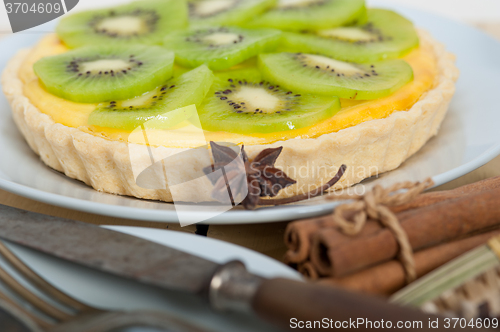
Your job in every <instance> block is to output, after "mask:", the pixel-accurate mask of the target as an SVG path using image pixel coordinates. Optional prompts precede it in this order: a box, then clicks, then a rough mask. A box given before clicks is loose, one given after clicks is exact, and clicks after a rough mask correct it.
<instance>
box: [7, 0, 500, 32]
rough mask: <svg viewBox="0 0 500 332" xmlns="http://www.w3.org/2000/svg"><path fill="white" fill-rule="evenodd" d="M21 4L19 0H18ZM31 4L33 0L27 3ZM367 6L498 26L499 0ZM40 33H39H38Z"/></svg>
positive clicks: (401, 0)
mask: <svg viewBox="0 0 500 332" xmlns="http://www.w3.org/2000/svg"><path fill="white" fill-rule="evenodd" d="M19 2H21V0H19ZM28 2H33V0H31V1H28ZM126 2H128V1H127V0H106V1H102V0H80V1H79V3H78V5H77V6H76V8H75V9H74V10H85V9H89V8H97V7H107V6H113V5H115V4H119V3H126ZM367 2H368V4H369V5H385V4H387V5H390V4H391V3H397V4H400V5H404V6H407V7H412V8H417V9H421V10H425V11H427V12H432V13H436V14H438V15H442V16H446V17H449V18H452V19H455V20H459V21H462V22H466V23H469V24H473V25H475V24H498V25H499V26H500V0H475V1H472V0H383V1H377V0H367ZM35 30H36V29H35ZM9 32H11V29H10V25H9V20H8V17H7V13H6V9H5V6H3V5H1V6H0V33H4V34H5V33H9ZM39 32H40V31H39Z"/></svg>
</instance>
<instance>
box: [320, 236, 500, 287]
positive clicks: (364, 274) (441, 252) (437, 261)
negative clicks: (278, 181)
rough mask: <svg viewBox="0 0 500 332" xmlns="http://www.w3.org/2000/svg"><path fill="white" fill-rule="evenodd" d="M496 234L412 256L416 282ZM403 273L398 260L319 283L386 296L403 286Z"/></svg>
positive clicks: (437, 247)
mask: <svg viewBox="0 0 500 332" xmlns="http://www.w3.org/2000/svg"><path fill="white" fill-rule="evenodd" d="M499 234H500V230H496V231H492V232H488V233H484V234H480V235H476V236H472V237H469V238H466V239H462V240H458V241H453V242H449V243H446V244H441V245H438V246H435V247H432V248H429V249H425V250H422V251H419V252H417V253H416V254H415V256H414V257H415V268H416V272H417V277H418V278H420V277H422V276H424V275H426V274H427V273H429V272H431V271H433V270H434V269H436V268H438V267H440V266H442V265H444V264H446V263H447V262H449V261H450V260H452V259H454V258H456V257H458V256H460V255H462V254H464V253H466V252H467V251H469V250H472V249H474V248H476V247H478V246H480V245H483V244H485V243H486V242H487V241H488V240H489V239H491V238H492V237H494V236H497V235H499ZM405 277H406V276H405V271H404V268H403V266H402V265H401V263H400V262H399V261H398V260H392V261H389V262H386V263H382V264H380V265H377V266H375V267H372V268H368V269H366V270H363V271H361V272H358V273H355V274H352V275H350V276H347V277H344V278H339V279H332V278H330V279H321V280H320V283H323V284H330V285H336V286H341V287H345V288H348V289H351V290H354V291H359V292H363V293H369V294H376V295H390V294H392V293H394V292H396V291H398V290H399V289H401V288H403V287H404V286H405V285H406V279H405Z"/></svg>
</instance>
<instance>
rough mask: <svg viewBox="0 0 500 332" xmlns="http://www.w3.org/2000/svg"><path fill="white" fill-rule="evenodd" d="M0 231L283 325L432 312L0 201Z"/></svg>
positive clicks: (224, 308)
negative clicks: (265, 273) (254, 270)
mask: <svg viewBox="0 0 500 332" xmlns="http://www.w3.org/2000/svg"><path fill="white" fill-rule="evenodd" d="M0 238H2V239H4V240H8V241H11V242H14V243H17V244H20V245H23V246H26V247H29V248H32V249H35V250H38V251H41V252H44V253H47V254H50V255H52V256H55V257H58V258H61V259H64V260H67V261H71V262H74V263H77V264H81V265H84V266H87V267H90V268H93V269H96V270H100V271H103V272H107V273H110V274H114V275H118V276H121V277H125V278H129V279H133V280H136V281H139V282H141V283H144V284H148V285H152V286H155V287H159V288H163V289H168V290H177V291H181V292H186V293H190V294H195V295H198V296H201V297H203V298H205V299H206V300H207V301H208V302H209V303H210V305H211V306H212V307H213V308H215V309H216V310H221V311H239V312H254V313H256V314H257V315H258V316H260V317H261V318H263V319H264V320H267V321H268V322H270V323H273V324H275V325H279V326H281V327H285V328H293V327H294V326H295V327H298V326H300V325H301V322H304V323H306V322H307V321H312V322H314V321H320V322H324V324H326V323H325V322H329V324H335V322H346V321H347V322H349V321H351V322H352V321H356V322H360V321H359V320H358V319H364V320H365V322H366V321H367V320H368V321H372V322H373V321H381V320H382V319H383V320H384V321H386V322H387V321H393V322H394V324H396V323H397V321H417V320H419V321H422V322H423V330H426V329H428V328H427V322H428V320H429V319H435V318H436V316H432V315H428V314H424V313H422V312H419V311H417V310H414V309H408V308H405V307H401V306H397V305H394V304H389V303H386V302H385V301H384V300H382V299H379V298H374V297H368V296H363V295H359V294H353V293H350V292H347V291H345V290H342V289H340V288H333V287H326V286H320V285H316V284H313V283H306V282H299V281H293V280H288V279H264V278H261V277H259V276H256V275H253V274H251V273H249V272H248V271H247V269H246V268H245V266H244V264H242V263H241V262H239V261H232V262H228V263H226V264H222V265H220V264H217V263H214V262H212V261H209V260H205V259H202V258H200V257H197V256H194V255H191V254H188V253H185V252H182V251H179V250H176V249H173V248H169V247H167V246H163V245H160V244H157V243H154V242H151V241H147V240H144V239H140V238H137V237H134V236H130V235H126V234H122V233H118V232H114V231H111V230H107V229H104V228H101V227H99V226H95V225H91V224H86V223H83V222H78V221H73V220H69V219H63V218H58V217H51V216H47V215H42V214H37V213H32V212H27V211H23V210H19V209H15V208H11V207H7V206H3V205H0ZM351 326H352V325H351ZM429 330H430V329H429ZM433 331H436V329H433Z"/></svg>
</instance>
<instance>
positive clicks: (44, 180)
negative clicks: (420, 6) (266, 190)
mask: <svg viewBox="0 0 500 332" xmlns="http://www.w3.org/2000/svg"><path fill="white" fill-rule="evenodd" d="M370 3H371V5H383V3H382V2H379V1H372V2H370ZM390 8H392V9H395V10H397V11H399V12H401V13H402V14H403V15H405V16H407V17H409V18H410V19H412V20H413V21H414V22H415V23H416V24H417V25H418V26H420V27H423V28H425V29H427V30H429V31H431V32H432V34H433V35H434V36H435V37H436V38H437V39H439V40H440V41H442V42H444V43H445V44H446V45H447V47H448V49H449V50H451V51H452V52H454V53H455V54H456V55H457V57H458V67H459V68H460V70H461V77H460V80H459V82H458V85H457V93H456V95H455V98H454V100H453V102H452V104H451V109H450V111H449V113H448V115H447V117H446V119H445V121H444V123H443V126H442V128H441V131H440V132H439V135H438V136H437V137H436V138H433V139H432V140H431V141H430V142H429V143H428V144H427V145H426V146H425V147H424V148H423V149H422V150H421V151H420V152H419V153H417V154H416V155H415V156H413V157H412V158H410V159H409V160H408V161H407V162H405V163H404V164H403V165H402V166H401V167H400V168H398V169H397V170H395V171H392V172H390V173H386V174H383V175H382V176H381V177H380V178H379V179H376V180H375V181H374V180H370V181H365V182H364V183H363V184H361V185H360V186H363V185H367V184H368V185H369V186H371V185H373V183H374V182H378V183H382V184H383V185H389V184H392V183H394V182H397V181H401V180H412V181H417V180H423V179H425V178H427V177H432V178H433V180H434V182H435V183H436V185H440V184H443V183H446V182H448V181H451V180H453V179H455V178H457V177H460V176H462V175H464V174H466V173H468V172H471V171H473V170H474V169H476V168H478V167H480V166H482V165H484V164H485V163H487V162H488V161H490V160H491V159H493V158H494V157H495V156H497V155H498V154H499V153H500V130H499V128H498V126H499V123H500V112H498V92H499V91H498V86H499V83H498V78H499V77H500V62H499V61H498V59H500V44H499V43H497V42H496V41H494V40H493V39H492V38H491V37H488V36H487V35H485V34H483V33H481V32H480V31H478V30H475V29H473V28H471V27H468V26H465V25H463V24H460V23H457V22H454V21H451V20H449V19H445V18H442V17H438V16H434V15H431V14H427V13H424V12H420V11H417V10H413V9H412V10H409V9H405V8H404V7H399V6H393V5H392V6H390ZM39 37H40V35H39V34H29V33H25V34H18V35H15V36H12V37H10V38H8V39H6V40H4V41H2V42H1V43H0V49H2V52H1V54H0V68H3V67H4V66H5V64H6V62H7V61H8V59H9V58H10V57H11V56H12V55H13V54H14V53H15V52H16V51H17V50H19V49H20V48H23V47H29V46H32V45H33V44H34V43H35V42H36V40H37V39H38V38H39ZM0 119H2V120H1V122H0V151H1V154H2V160H1V162H0V188H2V189H4V190H8V191H11V192H13V193H16V194H18V195H21V196H25V197H28V198H31V199H34V200H38V201H42V202H45V203H49V204H53V205H58V206H62V207H66V208H71V209H75V210H80V211H86V212H92V213H97V214H102V215H107V216H114V217H119V218H129V219H136V220H148V221H159V222H176V221H177V215H176V212H175V209H174V206H173V205H172V204H166V203H161V202H151V201H144V200H139V199H134V198H128V197H120V196H114V195H109V194H103V193H99V192H96V191H94V190H92V189H90V188H89V187H87V186H85V185H84V184H82V183H80V182H77V181H74V180H71V179H69V178H67V177H65V176H63V175H62V174H59V173H57V172H54V171H52V170H50V169H49V168H48V167H46V166H45V165H43V163H42V162H40V161H39V159H38V158H37V157H36V156H35V154H34V153H33V152H31V150H30V149H29V148H28V146H27V144H26V143H25V142H24V140H23V138H22V137H21V135H20V134H19V132H18V131H17V129H16V128H15V126H14V124H13V122H12V117H11V115H10V107H9V106H8V104H7V102H6V100H5V98H4V97H3V96H0ZM358 186H359V185H358ZM334 205H335V204H333V203H331V202H330V203H327V202H325V201H324V200H323V199H321V198H320V199H314V200H311V201H308V202H303V203H300V204H296V205H293V206H286V207H277V208H266V209H260V210H258V211H243V210H233V211H229V212H226V213H224V214H222V215H219V216H217V217H215V218H213V219H210V220H208V221H206V223H208V224H231V223H233V224H234V223H262V222H274V221H284V220H292V219H298V218H306V217H311V216H316V215H321V214H325V213H327V212H329V211H331V210H332V208H333V207H334ZM200 215H203V212H193V213H192V215H191V216H192V218H193V220H199V217H200Z"/></svg>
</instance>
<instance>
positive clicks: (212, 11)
mask: <svg viewBox="0 0 500 332" xmlns="http://www.w3.org/2000/svg"><path fill="white" fill-rule="evenodd" d="M276 1H277V0H189V1H188V4H189V18H190V24H191V26H192V27H203V26H221V25H225V26H227V25H241V24H243V23H245V22H246V21H248V20H249V19H251V18H253V17H255V16H258V15H260V14H261V13H262V12H263V11H264V10H266V9H268V8H270V7H272V6H273V5H274V4H275V3H276Z"/></svg>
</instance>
